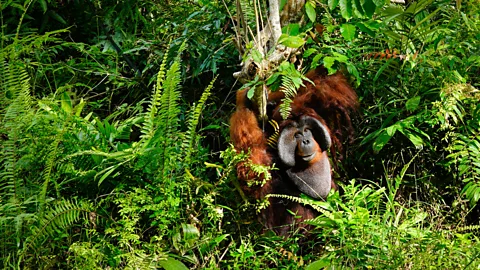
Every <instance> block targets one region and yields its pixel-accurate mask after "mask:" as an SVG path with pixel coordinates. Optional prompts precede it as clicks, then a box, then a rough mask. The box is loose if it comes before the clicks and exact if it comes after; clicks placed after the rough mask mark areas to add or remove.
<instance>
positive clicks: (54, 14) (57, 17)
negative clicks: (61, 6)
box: [48, 10, 67, 25]
mask: <svg viewBox="0 0 480 270" xmlns="http://www.w3.org/2000/svg"><path fill="white" fill-rule="evenodd" d="M48 15H49V16H50V17H51V18H52V19H54V20H56V21H57V22H59V23H61V24H64V25H65V24H67V22H66V21H65V20H64V19H63V18H62V16H60V15H58V13H56V12H55V11H53V10H49V11H48Z"/></svg>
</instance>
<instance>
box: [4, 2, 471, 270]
mask: <svg viewBox="0 0 480 270" xmlns="http://www.w3.org/2000/svg"><path fill="white" fill-rule="evenodd" d="M67 2H68V1H67ZM67 2H61V1H60V2H55V1H26V2H25V1H7V2H6V3H5V5H3V4H2V5H1V6H0V12H1V14H0V15H1V16H0V22H1V24H2V40H1V42H0V45H1V51H0V267H1V268H4V269H162V268H163V269H167V270H170V269H267V268H273V269H310V270H313V269H344V268H348V269H357V268H358V269H478V268H479V267H480V259H479V257H480V245H479V241H478V236H479V233H478V230H479V229H480V227H479V225H478V224H479V218H478V213H479V212H478V211H479V210H478V201H479V199H480V177H479V176H480V169H479V168H480V161H479V157H480V136H479V134H480V114H479V112H480V105H479V103H478V99H479V98H480V97H479V94H478V91H479V90H478V89H480V84H479V83H480V82H479V81H478V74H479V67H480V65H479V63H480V61H479V59H480V58H479V55H480V52H479V49H478V48H480V43H479V40H480V34H479V33H480V20H479V18H478V5H477V3H476V2H475V1H472V0H470V1H454V2H453V1H433V0H421V1H407V2H410V3H408V4H407V5H398V4H394V3H387V2H385V1H360V2H359V1H350V0H345V1H307V2H308V4H307V5H306V16H307V17H305V19H306V20H307V18H308V20H307V21H306V22H305V26H302V27H300V26H299V25H297V24H294V25H291V26H290V27H289V28H288V29H284V30H285V31H284V32H285V33H284V35H283V38H284V41H285V42H287V45H290V46H294V45H295V46H296V45H299V46H304V47H305V48H304V49H305V50H304V54H303V55H301V56H302V57H303V59H304V62H303V63H304V66H305V67H306V69H308V68H313V67H316V66H318V65H324V66H326V67H327V69H328V71H329V72H334V71H336V70H345V71H347V72H348V73H349V74H350V75H351V76H350V77H349V79H351V82H352V84H353V85H355V86H356V89H357V93H358V95H359V98H360V102H361V109H360V111H359V112H358V115H356V116H355V118H354V126H355V129H356V140H355V141H354V142H353V143H352V144H351V145H350V146H349V147H348V148H347V149H346V150H347V151H346V155H345V156H344V158H345V159H344V161H343V162H342V163H341V164H340V165H339V168H335V176H337V177H338V178H339V181H338V183H339V185H340V191H339V192H334V193H332V194H330V196H329V197H328V198H327V200H326V201H314V200H311V199H309V198H307V197H300V198H294V197H285V199H286V200H297V201H301V202H302V203H304V204H306V205H309V207H313V208H315V209H317V211H318V212H319V216H318V217H317V218H315V219H313V220H309V221H308V224H309V225H310V227H311V228H312V229H311V230H310V231H309V232H308V233H307V234H305V233H304V232H298V233H296V232H292V235H291V236H290V237H287V238H284V237H279V236H276V235H274V234H273V233H272V232H268V231H267V232H265V231H264V230H263V228H262V227H261V225H260V224H259V222H258V221H257V217H256V216H257V209H256V207H258V204H259V203H260V204H261V203H262V202H253V201H252V200H251V199H250V198H246V197H245V195H244V194H243V193H242V192H241V190H240V187H239V183H238V180H237V179H236V172H235V168H236V164H237V163H238V162H239V161H243V160H245V158H246V156H247V155H245V154H237V153H236V152H235V150H234V149H233V147H232V146H230V145H229V144H228V132H229V131H228V116H227V115H229V114H230V112H231V109H232V108H233V106H230V105H232V104H233V101H232V102H230V99H229V98H228V97H229V96H230V97H231V96H232V95H231V93H230V92H229V90H230V88H232V89H233V88H235V87H236V86H235V87H233V86H232V85H233V83H230V82H231V81H232V79H231V76H230V75H231V74H230V73H229V74H228V75H225V74H223V75H220V76H216V75H215V74H214V73H217V74H218V72H219V70H221V69H223V70H225V69H226V66H227V65H229V66H235V67H236V65H237V64H238V63H237V61H238V59H237V55H236V54H235V53H233V52H232V50H233V48H234V45H233V42H231V41H232V40H233V39H234V33H233V30H232V29H231V28H230V26H229V24H227V22H229V21H230V18H229V14H228V12H227V11H226V10H225V7H228V8H229V11H232V12H233V13H234V10H236V9H235V8H236V7H235V5H234V3H233V2H231V1H225V5H224V2H223V1H222V2H217V1H193V2H192V1H178V4H177V5H174V4H173V2H174V1H170V5H162V4H159V3H157V2H149V1H123V2H115V3H113V2H105V1H95V2H89V1H86V2H85V5H84V6H83V7H80V6H79V4H80V2H78V1H73V2H72V3H73V4H72V5H76V6H75V7H77V8H76V9H72V8H69V9H67V8H66V7H67V4H66V3H67ZM167 2H168V1H167ZM82 3H83V2H82ZM69 4H70V2H69ZM248 4H249V3H247V2H242V8H244V12H245V14H246V16H247V19H248V18H255V13H254V8H252V7H251V6H248ZM80 11H81V12H80ZM233 15H235V14H233ZM91 16H93V17H94V18H93V17H91ZM185 16H187V18H189V19H188V20H186V23H185V20H184V18H186V17H185ZM52 21H54V22H56V23H55V24H53V23H51V22H52ZM93 21H95V22H93ZM87 22H88V23H87ZM132 22H133V23H132ZM36 23H41V25H36ZM58 23H60V25H62V27H61V29H59V27H58ZM90 23H91V24H90ZM317 24H320V25H321V26H322V27H323V28H322V27H320V26H318V25H317ZM69 25H71V26H72V27H71V28H66V27H68V26H69ZM74 25H77V26H79V25H81V26H82V27H81V28H77V26H76V27H74ZM312 29H315V31H316V32H312V31H313V30H312ZM322 29H323V30H322ZM319 30H321V31H319ZM112 40H113V41H112ZM115 42H116V44H117V45H120V46H121V47H122V49H123V50H121V51H118V50H117V49H116V48H114V45H113V44H114V43H115ZM237 45H238V44H237ZM389 55H390V56H389ZM298 57H300V55H299V56H298ZM127 59H128V60H127ZM232 59H233V60H232ZM132 63H133V64H132ZM276 72H277V73H274V74H273V75H272V78H271V80H270V83H271V84H270V85H272V87H273V86H275V85H282V84H283V85H287V84H291V82H295V81H296V82H298V83H299V80H300V79H299V78H301V75H300V74H299V71H298V70H297V69H296V68H295V67H294V66H293V64H292V63H284V64H283V65H282V68H281V69H279V70H277V71H276ZM212 74H213V75H212ZM199 76H201V77H199ZM222 76H224V77H225V78H222ZM226 77H228V78H226ZM277 79H279V80H277ZM227 92H228V93H227ZM223 100H227V102H230V103H229V104H223V103H222V102H223ZM286 111H287V110H286ZM263 169H265V168H263ZM342 180H343V181H342ZM271 196H282V195H279V194H276V195H275V194H273V195H271ZM291 214H294V213H291Z"/></svg>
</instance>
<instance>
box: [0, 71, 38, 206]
mask: <svg viewBox="0 0 480 270" xmlns="http://www.w3.org/2000/svg"><path fill="white" fill-rule="evenodd" d="M1 71H2V74H1V77H2V99H1V101H2V104H1V105H0V106H5V107H0V108H1V111H0V112H1V115H2V116H3V118H2V119H0V120H1V122H0V123H1V125H0V134H4V136H5V137H6V138H7V139H6V140H0V142H1V147H2V148H3V149H2V151H1V154H0V164H3V165H1V167H3V172H2V174H1V175H0V179H1V180H2V181H1V183H2V184H0V194H2V196H4V195H7V196H8V197H11V198H13V200H14V202H15V203H20V200H21V199H20V194H19V187H18V185H19V183H20V181H19V179H17V175H16V165H15V164H16V162H17V158H16V152H17V151H18V145H16V142H18V141H19V140H20V139H21V138H22V134H23V130H22V125H21V124H20V125H19V120H20V119H22V118H24V117H25V115H27V114H28V113H29V109H30V106H31V103H32V102H31V97H30V84H29V77H28V74H27V73H26V71H25V69H24V68H23V67H22V66H20V64H19V63H16V62H12V63H10V64H7V63H6V62H2V70H1ZM1 167H0V168H1Z"/></svg>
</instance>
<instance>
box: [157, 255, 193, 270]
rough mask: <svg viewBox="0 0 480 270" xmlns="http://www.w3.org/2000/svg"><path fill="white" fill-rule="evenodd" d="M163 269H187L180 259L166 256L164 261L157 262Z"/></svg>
mask: <svg viewBox="0 0 480 270" xmlns="http://www.w3.org/2000/svg"><path fill="white" fill-rule="evenodd" d="M158 263H159V264H160V266H162V267H163V268H164V269H165V270H188V268H187V267H186V266H185V264H183V263H182V262H181V261H178V260H175V259H173V258H171V257H168V258H167V259H166V260H165V261H159V262H158Z"/></svg>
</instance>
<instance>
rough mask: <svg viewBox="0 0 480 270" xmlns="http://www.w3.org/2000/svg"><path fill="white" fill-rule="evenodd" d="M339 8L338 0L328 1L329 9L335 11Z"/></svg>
mask: <svg viewBox="0 0 480 270" xmlns="http://www.w3.org/2000/svg"><path fill="white" fill-rule="evenodd" d="M337 6H338V0H328V8H330V10H333V9H335V8H336V7H337Z"/></svg>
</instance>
